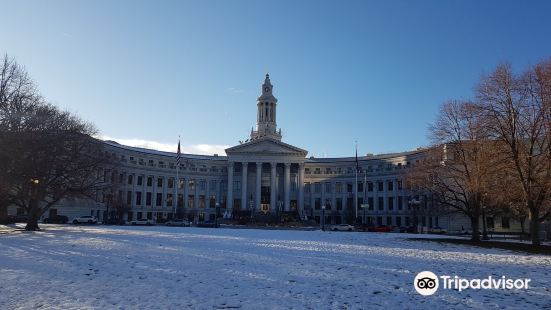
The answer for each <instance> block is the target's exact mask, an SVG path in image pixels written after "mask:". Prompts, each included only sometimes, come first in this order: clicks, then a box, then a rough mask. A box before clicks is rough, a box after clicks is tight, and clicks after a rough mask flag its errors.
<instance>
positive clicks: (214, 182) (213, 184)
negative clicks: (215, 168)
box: [210, 180, 216, 192]
mask: <svg viewBox="0 0 551 310" xmlns="http://www.w3.org/2000/svg"><path fill="white" fill-rule="evenodd" d="M210 190H211V192H214V191H216V180H211V181H210Z"/></svg>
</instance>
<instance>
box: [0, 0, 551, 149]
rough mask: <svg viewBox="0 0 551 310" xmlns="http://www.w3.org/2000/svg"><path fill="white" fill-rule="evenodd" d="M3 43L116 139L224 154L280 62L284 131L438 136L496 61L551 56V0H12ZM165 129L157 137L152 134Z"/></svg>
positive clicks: (321, 141) (51, 96) (391, 140)
mask: <svg viewBox="0 0 551 310" xmlns="http://www.w3.org/2000/svg"><path fill="white" fill-rule="evenodd" d="M0 7H2V11H4V13H3V14H2V19H1V20H0V52H2V53H8V54H9V55H10V56H12V57H15V58H16V59H17V60H18V61H19V62H20V63H21V64H23V65H24V66H25V67H26V69H27V70H28V71H29V73H30V74H31V75H32V76H33V77H34V79H35V80H36V82H37V83H38V84H39V88H40V90H41V92H42V93H43V94H44V95H45V97H46V98H47V99H48V100H50V101H51V102H53V103H55V104H57V105H59V106H61V107H63V108H66V109H69V110H70V111H73V112H75V113H78V114H79V115H80V116H81V117H82V118H84V119H86V120H89V121H91V122H93V123H95V124H96V126H97V127H98V128H99V129H100V131H101V134H102V135H103V136H106V137H110V138H116V139H119V141H122V142H125V143H128V144H134V145H147V146H153V147H157V148H161V149H163V148H164V149H166V148H168V149H170V148H172V147H174V145H175V144H176V143H177V139H178V135H180V136H181V139H182V144H183V145H185V150H186V151H189V152H197V153H213V152H218V153H220V149H222V148H223V147H224V146H230V145H235V144H237V143H238V140H244V139H246V138H247V136H248V134H249V132H250V129H251V126H253V125H254V123H255V118H256V97H257V96H258V95H259V93H260V85H261V83H262V81H263V78H264V74H265V73H266V72H269V73H270V76H271V80H272V83H273V84H274V94H275V95H276V97H277V98H278V99H279V102H278V126H279V127H281V128H282V130H283V134H284V141H285V142H287V143H290V144H293V145H296V146H298V147H302V148H304V149H306V150H308V151H309V152H310V155H314V156H317V157H323V156H327V157H337V156H353V154H354V141H355V140H357V141H358V144H359V153H360V154H364V153H368V152H369V153H387V152H396V151H405V150H410V149H414V148H416V147H419V146H425V145H427V144H428V139H427V126H428V124H429V123H430V122H431V121H432V120H433V119H434V117H435V115H436V112H437V110H438V106H439V105H440V104H441V103H442V102H444V101H446V100H449V99H466V98H469V97H470V96H471V95H472V91H473V87H474V85H475V84H476V82H477V81H478V80H479V79H480V77H481V75H483V74H485V73H488V72H490V71H491V70H492V69H493V68H494V67H495V66H496V64H498V63H500V62H504V61H508V62H511V63H512V64H513V65H514V67H515V68H517V69H522V68H524V67H526V66H528V65H531V64H534V63H536V62H538V61H540V60H542V59H544V58H547V57H550V56H551V40H549V38H551V26H549V23H548V17H549V12H551V2H550V1H221V0H220V1H193V2H185V1H91V0H89V1H25V0H19V1H4V0H0ZM154 143H156V144H154Z"/></svg>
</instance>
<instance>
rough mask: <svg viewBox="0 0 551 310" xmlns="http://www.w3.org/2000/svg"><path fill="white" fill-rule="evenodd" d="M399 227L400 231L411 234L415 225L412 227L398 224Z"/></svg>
mask: <svg viewBox="0 0 551 310" xmlns="http://www.w3.org/2000/svg"><path fill="white" fill-rule="evenodd" d="M399 229H400V232H401V233H410V234H413V233H414V232H415V227H413V226H400V228H399Z"/></svg>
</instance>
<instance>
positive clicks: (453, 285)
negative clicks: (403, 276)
mask: <svg viewBox="0 0 551 310" xmlns="http://www.w3.org/2000/svg"><path fill="white" fill-rule="evenodd" d="M439 279H440V280H441V281H442V288H443V289H446V290H449V289H452V290H457V291H460V292H461V291H462V290H464V289H475V290H479V289H485V290H487V289H494V290H495V289H497V290H499V289H501V290H511V289H519V290H520V289H528V283H529V282H530V281H531V279H508V278H507V277H505V276H502V277H501V278H494V277H492V276H489V277H487V278H484V279H465V278H461V277H458V276H454V277H451V276H440V277H438V276H437V275H435V274H434V273H432V272H430V271H421V272H419V273H418V274H417V276H415V279H414V280H413V287H414V288H415V290H416V291H417V293H419V294H421V295H423V296H429V295H432V294H434V293H436V291H437V290H438V287H439V285H440V281H439Z"/></svg>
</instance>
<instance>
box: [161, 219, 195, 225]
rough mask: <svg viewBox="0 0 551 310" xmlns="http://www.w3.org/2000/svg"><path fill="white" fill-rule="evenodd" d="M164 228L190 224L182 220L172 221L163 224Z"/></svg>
mask: <svg viewBox="0 0 551 310" xmlns="http://www.w3.org/2000/svg"><path fill="white" fill-rule="evenodd" d="M165 225H166V226H191V223H190V222H189V221H188V220H184V219H172V220H168V221H166V223H165Z"/></svg>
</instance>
